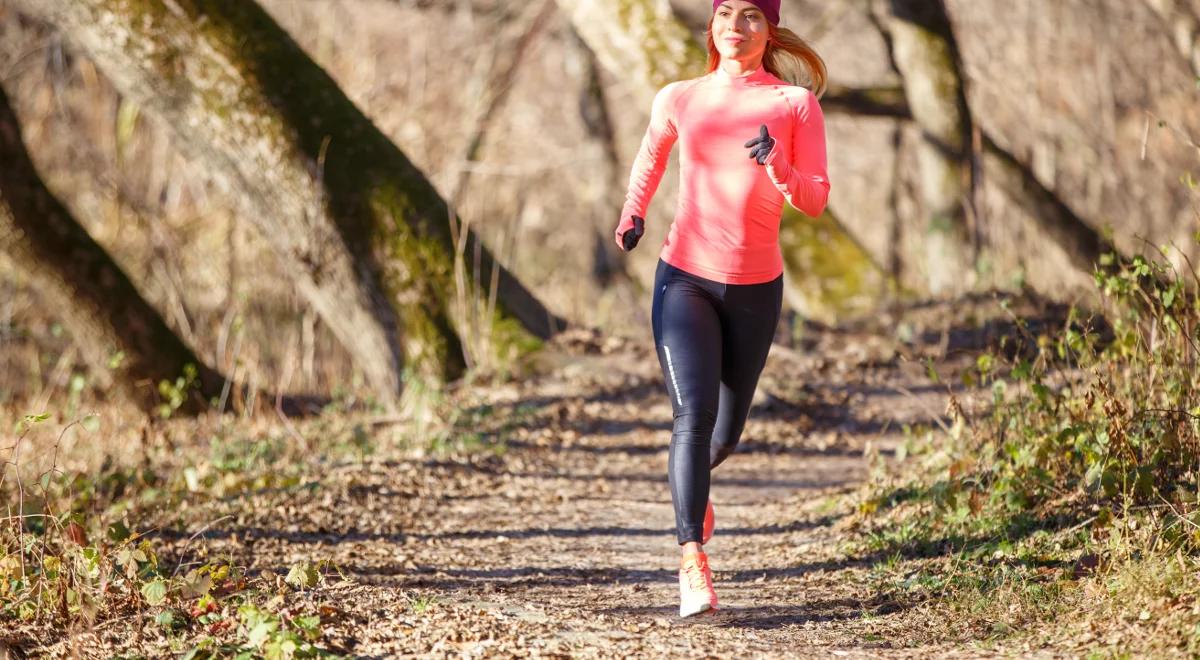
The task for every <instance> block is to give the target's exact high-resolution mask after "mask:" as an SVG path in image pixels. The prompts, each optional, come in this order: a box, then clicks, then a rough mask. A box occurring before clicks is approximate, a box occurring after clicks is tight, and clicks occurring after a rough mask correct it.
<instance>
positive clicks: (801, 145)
mask: <svg viewBox="0 0 1200 660" xmlns="http://www.w3.org/2000/svg"><path fill="white" fill-rule="evenodd" d="M763 124H766V126H767V131H768V132H769V133H770V136H771V137H772V138H774V139H775V145H774V147H772V149H771V152H770V154H769V155H768V156H767V158H766V164H765V165H759V164H758V162H757V161H755V160H754V159H752V158H750V157H749V154H750V150H749V149H747V148H746V147H745V144H746V142H747V141H749V140H751V139H753V138H754V137H757V136H758V134H759V127H760V126H761V125H763ZM676 140H678V141H679V145H680V161H679V162H680V166H679V178H680V188H679V200H678V203H677V205H676V209H675V221H674V222H673V223H671V228H670V231H669V232H668V234H667V240H666V242H665V243H664V244H663V248H662V252H661V253H660V256H661V258H662V259H663V261H666V262H667V263H669V264H671V265H672V266H675V267H676V268H679V269H682V270H685V271H687V272H689V273H692V274H694V275H699V276H700V277H704V278H706V279H710V280H716V281H718V282H723V283H726V284H758V283H762V282H769V281H771V280H773V279H775V278H776V277H778V276H779V274H780V273H782V272H783V257H782V255H781V254H780V251H779V219H780V216H781V215H782V211H783V204H784V201H785V200H786V201H787V202H788V203H790V204H791V205H792V206H794V207H796V208H797V209H798V210H800V211H802V212H804V213H806V214H807V215H809V216H812V217H817V216H819V215H821V212H822V211H823V210H824V209H825V204H826V201H827V200H828V198H829V178H828V175H827V174H826V171H825V170H826V162H825V120H824V116H823V115H822V113H821V106H820V105H819V104H818V103H817V98H816V96H815V95H814V94H812V93H811V92H810V91H809V90H807V89H805V88H803V87H797V86H795V85H791V84H789V83H787V82H784V81H783V80H780V79H779V78H777V77H775V76H774V75H772V74H771V73H770V72H768V71H767V70H766V69H765V68H764V67H759V68H758V69H756V70H755V71H753V72H751V73H749V74H746V75H744V76H740V77H739V76H732V75H730V74H728V73H726V72H724V71H723V70H721V69H720V68H718V69H716V70H715V71H713V72H712V73H709V74H708V75H705V76H702V77H699V78H693V79H691V80H681V81H678V82H673V83H671V84H669V85H667V86H666V87H664V88H662V89H661V90H660V91H659V92H658V94H657V95H655V97H654V103H653V106H652V108H651V113H650V125H649V126H648V127H647V129H646V135H645V137H643V138H642V144H641V148H640V149H639V150H638V154H637V158H636V159H635V160H634V163H633V170H632V172H631V173H630V175H629V189H628V192H627V194H626V198H625V205H624V207H623V208H622V209H621V219H620V222H619V224H618V226H617V230H616V240H617V245H621V236H622V235H623V234H624V233H625V231H626V230H628V229H631V228H632V227H633V219H632V218H633V216H635V215H636V216H639V217H642V218H645V217H646V209H647V207H648V206H649V205H650V199H651V198H652V197H653V196H654V192H655V190H657V189H658V184H659V181H660V180H661V179H662V175H663V172H664V171H665V170H666V167H667V159H668V157H669V156H670V153H671V147H672V146H673V145H674V143H675V141H676Z"/></svg>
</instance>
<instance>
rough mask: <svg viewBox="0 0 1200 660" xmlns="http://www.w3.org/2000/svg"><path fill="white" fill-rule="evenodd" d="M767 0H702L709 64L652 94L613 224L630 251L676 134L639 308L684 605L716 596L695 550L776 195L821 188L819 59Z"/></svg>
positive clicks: (796, 198)
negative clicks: (665, 207) (662, 231)
mask: <svg viewBox="0 0 1200 660" xmlns="http://www.w3.org/2000/svg"><path fill="white" fill-rule="evenodd" d="M779 2H780V0H713V16H712V18H711V19H710V20H709V26H708V70H709V73H708V74H707V75H705V76H702V77H699V78H693V79H691V80H682V81H678V82H673V83H671V84H669V85H667V86H666V87H664V88H662V89H661V90H660V91H659V92H658V94H657V95H655V97H654V103H653V106H652V108H651V114H650V125H649V127H648V128H647V129H646V135H645V137H644V138H643V139H642V144H641V148H640V149H639V150H638V154H637V158H636V159H635V160H634V163H633V171H632V172H631V174H630V177H629V190H628V194H627V196H626V201H625V206H624V208H623V209H622V210H621V219H620V222H619V224H618V225H617V229H616V241H617V245H619V246H621V248H622V249H624V250H627V251H628V250H632V249H633V248H634V246H636V245H637V242H638V240H639V239H640V238H641V237H642V234H643V233H644V227H645V224H644V223H645V221H644V220H643V218H644V216H645V215H646V208H647V207H648V206H649V204H650V199H651V197H653V195H654V192H655V190H657V188H658V183H659V180H660V179H661V178H662V175H663V172H664V170H665V169H666V166H667V157H668V156H669V155H670V152H671V147H672V145H673V144H674V143H675V141H676V140H678V141H679V142H680V167H679V176H680V187H679V201H678V205H677V207H676V211H675V221H674V222H673V223H672V224H671V228H670V231H669V233H668V235H667V239H666V242H665V243H664V244H663V248H662V252H661V253H660V258H659V261H658V268H657V270H656V272H655V275H654V301H653V305H652V311H651V319H652V326H653V329H654V343H655V347H656V348H657V350H658V361H659V364H660V366H661V367H662V370H663V378H664V379H665V380H666V385H667V395H668V397H670V399H671V408H672V412H673V415H674V427H673V430H672V433H671V447H670V454H669V459H668V468H667V472H668V475H667V476H668V479H669V481H670V484H671V500H672V502H673V503H674V506H675V528H676V534H677V536H678V540H679V544H680V546H681V548H682V551H683V556H682V559H681V563H680V570H679V597H680V604H679V614H680V616H685V617H686V616H691V615H693V614H699V613H701V612H705V611H708V610H715V609H716V608H717V595H716V592H715V591H714V590H713V584H712V571H711V570H710V569H709V566H708V557H707V555H705V554H704V550H703V544H704V543H707V542H708V539H709V538H710V537H711V535H712V530H713V508H712V504H711V502H709V496H708V490H709V473H710V471H711V470H712V468H715V467H716V466H718V465H720V464H721V462H722V461H724V460H725V458H726V457H728V456H729V455H730V454H731V453H733V450H734V448H735V447H736V446H737V443H738V439H739V437H740V436H741V433H742V428H743V426H744V425H745V422H746V416H747V415H748V413H749V411H750V402H751V400H752V399H753V397H754V389H755V387H756V386H757V384H758V377H759V374H760V373H761V372H762V368H763V365H764V364H765V363H766V360H767V353H768V351H769V350H770V347H771V339H772V337H773V336H774V334H775V326H776V324H777V323H778V321H779V313H780V306H781V304H782V301H783V259H782V256H781V254H780V250H779V219H780V215H781V213H782V210H783V203H784V200H786V201H787V202H789V203H790V204H791V205H792V206H794V207H796V208H797V209H799V210H800V211H802V212H804V213H806V214H808V215H810V216H812V217H817V216H819V215H821V212H822V211H823V210H824V209H825V203H826V200H827V199H828V196H829V179H828V177H827V176H826V172H825V122H824V118H823V115H822V113H821V106H820V105H818V103H817V97H818V96H820V95H821V94H822V93H824V90H825V78H826V74H825V64H824V62H823V61H822V60H821V58H820V56H819V55H817V53H816V52H815V51H814V50H813V49H812V48H811V47H809V46H808V44H807V43H805V42H804V40H802V39H801V38H800V37H798V36H797V35H796V34H795V33H793V32H792V31H791V30H788V29H786V28H781V27H779ZM788 71H805V72H806V73H807V78H808V81H809V82H810V85H811V90H810V89H806V88H804V87H800V86H797V85H794V84H792V83H791V82H788V81H787V80H784V79H783V76H784V75H787V74H786V73H785V72H788ZM747 149H749V153H747Z"/></svg>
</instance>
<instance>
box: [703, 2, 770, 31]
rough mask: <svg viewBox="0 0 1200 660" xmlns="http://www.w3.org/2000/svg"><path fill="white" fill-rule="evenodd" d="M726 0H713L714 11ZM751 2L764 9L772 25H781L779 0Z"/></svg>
mask: <svg viewBox="0 0 1200 660" xmlns="http://www.w3.org/2000/svg"><path fill="white" fill-rule="evenodd" d="M724 1H725V0H713V11H716V10H717V7H720V6H721V3H722V2H724ZM749 2H750V4H752V5H754V6H755V7H758V8H759V9H761V10H762V13H763V15H764V16H766V17H767V21H769V22H770V23H771V25H779V0H749Z"/></svg>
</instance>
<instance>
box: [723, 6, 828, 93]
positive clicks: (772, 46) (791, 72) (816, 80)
mask: <svg viewBox="0 0 1200 660" xmlns="http://www.w3.org/2000/svg"><path fill="white" fill-rule="evenodd" d="M767 30H768V31H767V35H768V40H767V51H766V52H765V53H763V67H764V68H766V70H767V71H769V72H770V73H771V75H773V76H775V77H776V78H779V79H781V80H785V81H787V82H790V83H792V84H793V85H798V86H800V87H807V88H808V89H809V90H811V91H812V92H813V94H816V96H817V98H818V99H819V98H821V96H823V95H824V94H825V89H826V86H827V82H828V78H829V76H828V73H827V72H826V70H825V60H823V59H821V56H820V55H818V54H817V51H815V50H813V47H812V46H809V45H808V42H807V41H805V40H804V39H802V38H801V37H800V35H798V34H796V33H795V32H792V31H791V30H789V29H787V28H785V27H779V26H777V25H771V24H770V23H768V24H767ZM707 34H708V72H709V73H712V72H713V71H716V70H717V67H718V66H720V64H721V54H720V53H719V52H717V44H716V42H714V41H713V36H712V19H709V21H708V32H707Z"/></svg>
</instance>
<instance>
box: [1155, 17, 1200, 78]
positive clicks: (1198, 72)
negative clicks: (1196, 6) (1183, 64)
mask: <svg viewBox="0 0 1200 660" xmlns="http://www.w3.org/2000/svg"><path fill="white" fill-rule="evenodd" d="M1145 2H1146V4H1148V5H1150V8H1151V9H1153V10H1154V11H1155V12H1156V13H1157V14H1158V15H1159V17H1160V18H1162V21H1163V23H1164V24H1165V25H1166V26H1167V28H1168V29H1169V30H1170V31H1171V43H1173V44H1174V45H1175V50H1177V51H1178V52H1179V55H1180V56H1181V57H1183V58H1184V59H1186V60H1187V62H1188V64H1189V65H1191V67H1192V75H1194V76H1196V78H1197V79H1200V17H1197V16H1196V14H1194V13H1193V12H1192V10H1191V9H1189V8H1188V7H1187V4H1186V3H1184V2H1181V1H1180V0H1145Z"/></svg>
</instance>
